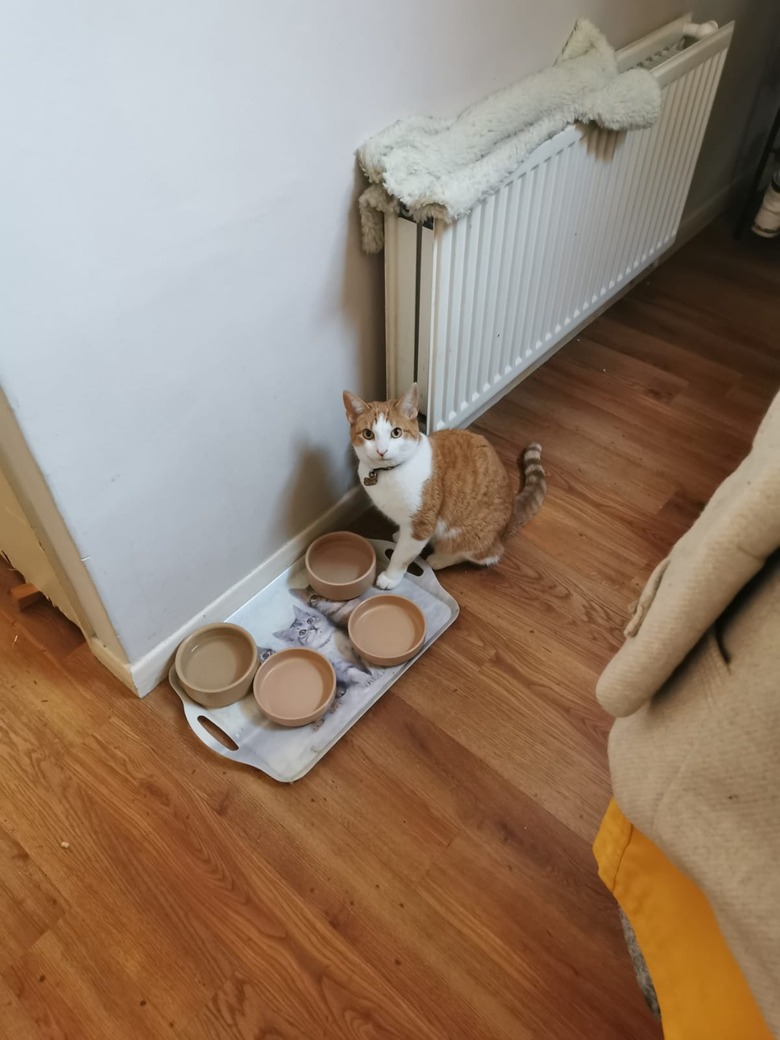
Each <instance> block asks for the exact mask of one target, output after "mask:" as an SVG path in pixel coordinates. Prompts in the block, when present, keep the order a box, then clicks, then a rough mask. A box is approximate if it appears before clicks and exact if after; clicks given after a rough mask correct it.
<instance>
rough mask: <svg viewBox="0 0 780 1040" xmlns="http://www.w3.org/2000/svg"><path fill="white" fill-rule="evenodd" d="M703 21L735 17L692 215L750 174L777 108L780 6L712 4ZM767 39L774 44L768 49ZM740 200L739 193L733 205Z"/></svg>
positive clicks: (718, 0) (754, 0) (726, 0)
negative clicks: (725, 188) (721, 190)
mask: <svg viewBox="0 0 780 1040" xmlns="http://www.w3.org/2000/svg"><path fill="white" fill-rule="evenodd" d="M703 17H705V16H703ZM706 17H707V18H714V19H715V20H716V21H717V22H718V23H719V24H721V25H724V24H725V23H726V22H728V21H730V20H731V19H732V18H734V19H735V20H736V27H735V30H734V39H733V40H732V43H731V48H730V50H729V56H728V60H727V61H726V64H725V66H724V68H723V76H722V78H721V81H720V85H719V87H718V93H717V95H716V97H715V104H714V106H713V109H712V115H711V116H710V121H709V124H708V126H707V130H706V133H705V135H704V141H703V142H702V148H701V154H700V156H699V162H698V163H697V166H696V172H695V174H694V178H693V183H692V184H691V190H690V194H689V196H688V205H687V208H688V210H693V211H695V210H696V209H697V207H699V206H701V205H703V204H705V203H706V201H707V200H709V199H711V198H713V197H714V196H716V195H717V193H718V190H719V188H722V187H723V186H724V185H730V186H731V188H732V189H733V188H735V187H737V186H738V185H739V182H740V181H741V180H742V178H745V177H748V176H750V174H752V172H753V168H754V165H755V163H756V162H757V161H758V156H759V153H760V151H761V148H762V146H763V143H764V140H765V138H766V134H767V133H768V132H769V125H770V124H771V122H772V119H773V117H774V114H775V112H776V110H777V106H778V104H780V96H778V94H777V82H778V72H777V66H778V58H779V56H780V51H779V49H778V43H777V40H778V34H779V33H780V5H777V4H772V3H766V2H765V0H711V2H710V5H709V6H708V7H707V13H706ZM767 40H772V41H774V42H773V43H772V45H771V46H769V48H767V43H766V41H767ZM739 186H740V190H741V185H739ZM740 201H741V196H740V193H739V192H737V196H736V197H735V198H733V199H732V203H733V204H734V205H738V204H739V202H740Z"/></svg>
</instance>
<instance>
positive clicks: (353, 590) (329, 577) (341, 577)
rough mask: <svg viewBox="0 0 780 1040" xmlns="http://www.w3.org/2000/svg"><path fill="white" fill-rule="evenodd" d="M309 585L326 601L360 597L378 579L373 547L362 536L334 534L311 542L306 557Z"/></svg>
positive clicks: (337, 532) (347, 532)
mask: <svg viewBox="0 0 780 1040" xmlns="http://www.w3.org/2000/svg"><path fill="white" fill-rule="evenodd" d="M306 572H307V574H308V575H309V584H310V585H311V587H312V588H313V589H314V591H315V592H318V593H319V594H320V596H325V598H326V599H333V600H345V599H354V598H355V597H356V596H361V595H362V594H363V593H364V592H365V591H366V589H369V588H371V585H372V584H373V581H374V578H375V577H376V553H375V552H374V547H373V546H372V545H371V543H370V542H368V541H366V539H365V538H361V537H360V535H359V534H352V532H351V531H334V532H333V533H332V534H324V535H323V536H322V537H321V538H318V539H317V540H316V541H314V542H312V543H311V545H310V546H309V549H308V552H307V553H306Z"/></svg>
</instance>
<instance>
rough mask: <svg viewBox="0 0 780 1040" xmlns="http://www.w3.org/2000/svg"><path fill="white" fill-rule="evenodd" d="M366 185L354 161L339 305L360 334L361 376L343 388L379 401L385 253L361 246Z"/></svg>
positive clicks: (382, 391)
mask: <svg viewBox="0 0 780 1040" xmlns="http://www.w3.org/2000/svg"><path fill="white" fill-rule="evenodd" d="M365 186H366V181H365V178H364V177H363V174H362V173H361V171H360V167H359V166H358V163H357V160H355V166H354V172H353V185H352V198H351V200H350V205H349V226H348V229H347V235H346V249H345V251H344V274H343V278H342V288H341V301H340V303H341V307H342V308H343V311H344V313H345V314H346V315H347V317H348V318H349V320H350V321H351V322H352V324H353V325H354V327H355V330H356V332H357V338H356V341H357V344H358V358H357V360H358V367H359V371H360V375H359V377H358V378H359V385H356V386H353V387H343V388H342V389H345V390H346V389H349V390H353V391H354V392H355V393H357V394H360V395H361V397H363V396H365V397H366V398H367V399H369V400H378V399H380V398H382V397H384V395H385V323H384V309H385V290H384V254H383V253H380V254H379V255H378V256H369V255H368V254H367V253H364V252H363V250H362V249H361V246H360V218H359V215H358V205H357V200H358V196H359V195H360V193H361V192H362V191H363V189H364V188H365ZM338 407H339V408H340V407H341V401H340V400H339V401H338ZM345 430H346V427H345Z"/></svg>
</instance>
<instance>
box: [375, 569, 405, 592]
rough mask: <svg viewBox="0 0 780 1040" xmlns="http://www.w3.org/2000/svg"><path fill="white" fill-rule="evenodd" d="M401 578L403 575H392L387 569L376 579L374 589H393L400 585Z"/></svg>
mask: <svg viewBox="0 0 780 1040" xmlns="http://www.w3.org/2000/svg"><path fill="white" fill-rule="evenodd" d="M402 578H403V574H393V573H392V572H391V571H390V570H389V569H388V570H386V571H382V573H381V574H380V575H379V577H378V578H377V579H376V587H377V588H378V589H394V588H395V587H396V585H400V584H401V579H402Z"/></svg>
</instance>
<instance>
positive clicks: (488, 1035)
mask: <svg viewBox="0 0 780 1040" xmlns="http://www.w3.org/2000/svg"><path fill="white" fill-rule="evenodd" d="M779 250H780V244H775V243H756V242H753V241H745V242H743V243H741V244H739V245H735V244H733V243H732V242H731V241H730V240H729V238H728V235H727V233H725V232H724V231H723V229H721V228H715V229H711V230H710V231H708V232H706V233H705V234H704V235H703V236H702V237H700V238H699V239H698V240H697V241H695V242H694V243H692V244H691V245H689V246H687V247H686V248H685V249H684V250H682V251H681V252H680V253H679V254H678V255H677V256H675V257H674V258H673V259H672V260H671V261H669V262H668V263H667V264H666V265H665V266H664V267H663V268H662V269H660V270H659V271H657V272H655V273H654V274H653V275H652V276H651V277H650V278H649V280H648V281H647V282H646V283H644V284H642V285H641V286H639V287H638V288H637V289H635V290H634V292H633V293H632V294H631V295H630V296H629V297H627V298H625V299H624V300H623V301H622V302H620V303H618V304H617V305H616V306H615V307H614V308H613V309H612V310H611V311H610V312H609V313H608V314H607V315H606V316H605V317H602V318H600V319H599V320H598V321H596V323H595V324H593V325H592V326H591V327H590V328H589V329H588V330H587V334H586V335H583V336H581V337H580V339H579V340H578V341H576V342H574V343H572V344H570V345H569V346H568V347H566V348H565V349H564V350H563V351H561V352H560V353H559V354H558V355H557V357H555V359H553V360H552V361H551V362H550V363H549V364H547V365H545V366H544V367H543V368H541V369H540V370H539V371H538V372H536V373H535V374H534V375H533V376H532V377H530V378H529V379H528V380H527V381H526V382H525V383H524V384H523V385H522V386H520V387H519V388H518V389H517V390H515V391H514V392H513V393H512V394H511V395H510V396H509V397H507V398H505V399H504V400H503V401H502V402H501V403H500V404H498V405H497V406H496V407H495V408H493V409H492V410H491V411H490V412H489V413H488V414H487V415H486V416H485V417H484V418H483V420H482V421H481V423H480V429H481V430H483V431H484V432H485V433H486V434H487V435H488V436H489V437H490V438H491V439H492V440H493V441H494V442H495V443H496V444H497V446H498V447H499V449H500V450H501V452H502V453H503V455H504V457H505V459H506V461H507V463H508V464H509V463H511V461H512V459H513V458H514V456H515V454H516V452H517V449H518V446H520V445H523V444H525V443H526V442H528V441H529V440H530V439H532V438H535V439H536V438H538V439H539V440H541V442H542V444H543V446H544V458H545V463H546V466H547V469H548V474H549V486H550V492H549V497H548V501H547V503H546V504H545V507H544V509H543V511H542V513H541V515H540V516H539V517H538V519H536V520H535V521H534V522H533V523H532V524H531V525H530V526H529V527H528V528H527V529H526V531H525V532H523V533H522V534H521V535H520V536H519V537H518V538H517V540H516V541H515V542H514V544H513V545H512V547H511V551H510V553H509V555H508V557H507V559H506V560H505V561H504V562H503V563H502V565H501V566H500V567H499V568H497V569H495V570H493V571H488V572H478V571H476V570H467V569H460V570H454V571H450V572H447V573H445V574H444V576H443V582H444V584H445V585H446V586H447V588H448V589H449V590H450V591H451V592H452V593H453V594H454V595H455V596H456V597H457V598H458V600H459V601H460V604H461V606H462V613H461V617H460V620H459V621H458V623H457V625H456V626H455V627H454V628H452V629H451V630H450V631H449V632H448V633H446V635H445V636H444V637H443V638H442V639H441V640H439V641H438V642H437V643H436V644H435V645H434V646H433V648H432V649H431V650H430V652H429V653H427V654H426V655H425V657H424V658H423V659H422V660H421V661H420V663H419V664H418V665H417V666H416V667H415V668H414V669H413V670H412V671H411V673H409V674H407V675H406V676H404V678H403V679H402V680H400V681H399V682H398V683H397V685H396V686H395V687H394V688H393V690H392V691H391V692H390V693H389V694H388V695H387V696H386V697H385V698H384V699H383V700H382V701H380V702H379V703H378V704H377V705H376V707H374V708H373V709H372V710H371V712H370V713H369V714H368V715H367V716H366V717H365V718H364V719H363V720H362V721H361V722H360V723H359V724H358V725H357V726H356V727H355V728H354V729H353V730H352V731H351V732H350V733H349V735H348V736H347V737H346V738H345V739H344V740H342V741H341V742H340V743H339V745H338V746H337V747H336V748H335V749H334V750H333V752H332V753H331V754H329V756H328V758H327V759H326V760H325V761H324V762H323V763H322V764H321V765H320V766H319V767H317V768H316V769H315V770H314V771H313V772H312V773H311V774H310V775H309V776H308V777H306V778H305V779H303V780H301V781H300V782H299V783H297V784H294V785H292V786H288V787H284V786H280V785H277V784H275V783H273V782H272V781H270V780H268V779H266V778H265V777H264V776H262V775H261V774H259V773H255V772H253V771H252V770H250V769H248V768H243V767H234V766H233V765H231V764H230V763H226V762H223V761H222V760H220V759H218V758H216V757H215V756H213V755H212V754H211V753H210V752H209V751H208V750H206V749H205V748H204V747H202V746H201V745H200V744H199V743H198V742H197V740H196V739H195V738H194V737H193V736H192V735H191V734H190V732H189V730H188V728H187V726H186V725H185V722H184V720H183V718H182V714H181V710H180V707H179V704H178V701H177V699H176V698H175V696H174V695H173V694H172V692H171V691H170V690H169V689H167V688H163V687H161V688H160V689H158V690H157V691H155V693H154V694H152V695H151V696H150V697H149V698H148V699H147V700H146V701H144V702H139V701H137V700H135V699H134V698H132V697H131V696H130V695H129V694H128V693H127V692H126V691H124V690H123V689H122V688H121V687H120V686H119V685H118V684H117V683H116V682H115V681H114V680H113V679H112V678H111V676H110V675H108V674H107V673H106V672H104V671H103V669H102V668H101V667H100V666H99V665H98V664H97V663H96V662H95V661H94V660H93V659H92V658H91V656H90V654H89V652H88V651H87V649H86V647H85V645H84V644H83V643H82V640H81V637H80V635H79V634H78V633H77V632H76V631H75V630H74V629H73V628H72V627H71V626H70V625H69V624H68V623H67V622H66V621H64V620H63V619H62V618H61V617H60V616H59V615H57V614H56V613H55V612H54V611H53V610H52V609H51V608H49V607H48V605H46V604H41V605H38V606H35V607H33V608H31V609H30V610H29V611H27V612H26V613H24V614H19V613H18V612H17V611H16V610H15V609H14V608H13V607H12V605H11V602H10V599H9V597H7V596H5V597H4V599H3V605H2V610H1V611H0V646H1V647H2V664H1V673H0V709H1V711H0V755H1V756H2V760H1V761H0V791H1V792H2V813H1V815H0V859H1V860H2V862H0V920H1V921H2V926H1V927H2V933H0V934H2V940H3V941H2V943H0V1036H2V1037H4V1038H9V1040H39V1038H43V1037H45V1038H52V1040H53V1038H57V1040H62V1038H69V1040H124V1038H132V1040H142V1038H147V1037H148V1038H158V1037H171V1038H174V1040H227V1038H237V1037H241V1038H244V1040H249V1038H252V1040H254V1038H264V1040H282V1038H283V1040H319V1038H333V1040H346V1038H354V1040H358V1038H360V1040H370V1038H384V1040H388V1038H398V1040H429V1038H440V1040H459V1038H463V1040H524V1038H533V1040H558V1038H560V1040H564V1038H565V1040H572V1038H580V1037H581V1038H587V1040H650V1038H658V1037H659V1036H660V1030H659V1028H658V1027H657V1026H656V1024H655V1022H654V1021H653V1020H652V1018H651V1017H650V1015H649V1013H648V1012H646V1011H645V1008H644V1005H643V1002H642V999H641V997H640V995H639V992H638V990H637V988H636V986H635V983H634V979H633V975H632V971H631V968H630V965H629V962H628V958H627V955H626V952H625V947H624V945H623V941H622V937H621V933H620V928H619V925H618V921H617V917H616V913H615V909H614V906H613V903H612V901H611V898H610V897H609V896H608V894H607V893H606V892H605V891H604V890H603V889H602V886H601V884H600V882H599V881H598V879H597V877H596V872H595V866H594V862H593V858H592V855H591V851H590V844H591V841H592V839H593V837H594V834H595V832H596V829H597V826H598V823H599V819H600V816H601V814H602V812H603V810H604V807H605V805H606V803H607V799H608V797H609V780H608V773H607V767H606V760H605V742H606V736H607V732H608V728H609V720H608V719H607V717H606V716H605V715H604V714H603V713H602V712H601V711H600V710H599V708H598V707H597V705H596V704H595V702H594V696H593V689H594V684H595V681H596V677H597V676H598V674H599V672H600V670H601V669H602V667H603V666H604V664H605V663H606V661H607V660H608V658H609V657H610V655H611V654H612V653H613V652H614V650H615V649H616V647H617V646H618V645H619V642H620V638H621V636H620V632H621V629H622V626H623V623H624V620H625V618H626V614H627V610H628V605H629V603H630V602H631V601H632V600H633V599H634V598H635V597H636V594H637V591H638V589H639V588H640V587H641V585H642V583H643V581H644V579H645V578H646V577H647V575H648V574H649V572H650V570H651V568H652V566H653V564H654V563H655V561H657V560H658V559H659V557H661V555H662V554H664V553H665V552H666V550H667V549H668V548H669V546H670V545H671V544H672V543H673V542H674V541H675V540H676V539H677V537H678V536H679V535H680V534H681V533H682V532H683V531H684V530H685V529H686V527H687V526H688V525H689V524H690V522H691V520H692V519H693V518H694V517H695V516H696V514H697V512H698V511H699V509H700V508H701V505H702V503H703V502H704V501H705V500H706V498H707V497H708V496H709V494H710V493H711V492H712V490H713V489H714V488H715V487H716V485H717V484H718V483H719V481H720V480H721V479H722V478H723V477H724V476H725V475H726V474H727V473H728V472H729V471H730V470H731V469H732V468H733V467H734V465H735V464H736V463H737V462H738V461H739V459H740V458H741V457H742V456H743V455H744V453H745V452H746V450H747V448H748V445H749V443H750V439H751V436H752V434H753V432H754V430H755V428H756V425H757V423H758V421H759V418H760V416H761V415H762V413H763V411H764V409H765V408H766V406H767V404H768V402H769V400H770V397H771V395H772V393H773V392H774V390H775V389H776V388H777V387H778V385H779V384H780V353H779V352H778V347H777V342H778V337H777V316H778V299H779V297H780V252H779ZM337 406H338V407H340V404H339V402H334V404H333V407H334V408H335V407H337ZM345 435H346V431H345ZM370 523H371V521H369V524H370ZM3 581H4V582H5V585H6V586H9V585H10V584H11V583H12V581H13V576H12V575H11V574H10V573H4V574H3ZM63 843H67V846H66V845H64V844H63Z"/></svg>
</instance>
